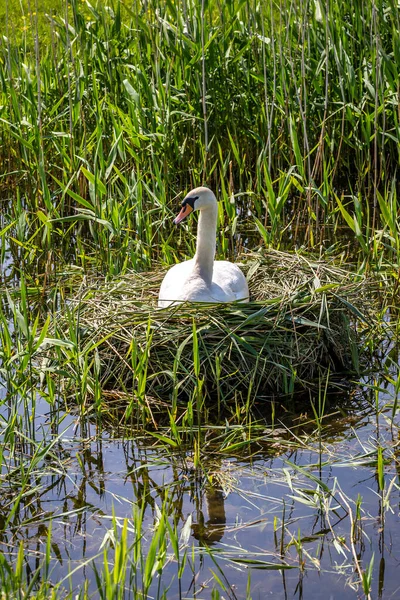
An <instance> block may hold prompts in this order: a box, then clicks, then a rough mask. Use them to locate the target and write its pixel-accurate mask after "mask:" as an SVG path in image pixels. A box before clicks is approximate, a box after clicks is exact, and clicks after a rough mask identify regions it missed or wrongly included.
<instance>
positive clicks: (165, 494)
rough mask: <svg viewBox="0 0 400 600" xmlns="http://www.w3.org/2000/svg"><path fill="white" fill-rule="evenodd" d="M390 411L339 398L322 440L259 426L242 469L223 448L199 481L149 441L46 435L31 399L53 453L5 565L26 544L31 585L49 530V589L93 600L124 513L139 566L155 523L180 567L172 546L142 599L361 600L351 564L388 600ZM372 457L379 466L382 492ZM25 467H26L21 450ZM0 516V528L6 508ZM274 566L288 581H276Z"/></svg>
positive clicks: (294, 424) (394, 585)
mask: <svg viewBox="0 0 400 600" xmlns="http://www.w3.org/2000/svg"><path fill="white" fill-rule="evenodd" d="M371 398H372V399H371ZM391 402H393V390H392V389H391V388H388V389H386V391H385V392H383V391H382V392H381V394H380V396H379V402H378V404H375V395H374V394H373V395H372V396H371V394H370V392H369V391H368V390H367V388H364V390H363V393H358V394H356V396H355V397H354V398H353V399H352V401H351V403H350V404H349V401H348V398H346V400H345V402H344V405H345V407H344V408H343V409H341V410H337V409H335V408H332V415H331V416H330V417H327V418H326V419H325V420H324V422H323V426H322V428H321V429H320V430H319V431H318V428H317V427H316V424H315V422H312V421H311V419H310V415H306V414H304V413H303V414H301V415H295V414H292V415H290V416H289V417H288V416H287V417H286V418H285V421H284V422H283V421H282V422H279V423H277V422H276V423H275V427H274V428H270V427H268V423H267V422H266V423H265V430H264V431H263V432H261V435H259V436H258V440H257V441H256V442H255V443H253V444H252V445H251V447H250V448H249V452H248V453H247V454H251V456H250V457H249V456H247V457H246V456H245V454H246V453H245V452H241V453H240V452H236V451H234V450H233V451H231V452H230V451H229V450H228V451H223V452H221V448H220V446H218V448H217V447H216V451H215V452H213V444H212V443H211V444H209V445H208V450H207V452H206V453H205V454H204V456H202V459H201V464H202V470H196V469H195V468H194V462H193V455H192V453H191V451H190V450H187V451H184V450H181V451H179V452H178V451H176V450H173V449H172V450H168V446H166V445H160V444H159V443H158V441H157V440H155V439H154V438H152V437H151V436H148V437H144V436H140V435H138V434H135V435H132V437H130V436H129V435H127V434H126V433H125V436H124V438H123V439H113V438H112V437H111V436H110V435H109V434H107V433H105V432H103V433H102V435H101V436H99V435H98V433H97V431H96V428H95V426H94V425H89V426H88V428H87V429H86V430H85V432H84V436H82V433H81V432H80V431H79V425H78V423H79V421H78V419H75V418H74V417H73V416H72V415H65V418H64V419H63V420H62V423H61V425H60V426H59V427H58V431H57V434H56V433H55V431H54V426H53V425H52V424H51V422H52V420H53V417H54V415H53V416H52V415H51V413H49V409H48V405H47V404H46V403H45V402H44V401H43V400H40V399H38V400H37V406H36V416H35V428H36V433H35V435H36V442H37V441H38V440H39V439H40V438H41V437H42V438H43V439H50V438H56V439H57V441H56V443H55V444H54V446H53V447H52V450H51V453H50V454H49V455H48V456H47V457H46V459H45V460H43V461H40V462H39V463H38V465H37V469H35V471H34V472H33V473H32V476H31V478H30V486H31V489H32V492H31V493H30V494H29V495H28V496H27V497H26V499H25V500H24V502H21V504H20V506H19V508H18V511H17V512H16V514H15V515H14V517H13V519H12V521H11V523H10V527H9V529H7V530H6V531H5V532H3V534H2V536H1V549H2V551H3V553H4V555H5V556H7V557H8V558H9V560H10V562H11V564H15V561H16V554H17V551H18V544H19V542H20V541H21V540H23V542H24V553H25V559H26V564H25V568H26V570H27V574H28V579H29V573H30V572H31V573H34V572H35V570H37V569H38V568H40V565H41V562H42V561H43V558H44V556H45V553H46V543H47V539H48V531H49V526H50V523H51V527H52V533H51V569H50V573H49V575H48V577H49V578H50V580H51V581H53V582H55V583H59V582H60V581H61V582H62V585H63V586H65V589H75V590H77V589H78V588H79V587H81V586H82V582H83V581H86V585H87V586H88V591H89V592H91V593H93V594H94V597H97V596H98V582H96V576H95V571H94V565H97V568H98V569H99V570H100V569H101V568H102V567H103V565H104V548H106V549H107V560H108V562H109V566H110V569H112V567H113V564H114V561H115V550H114V549H113V548H114V543H115V537H117V538H118V535H119V534H120V533H121V532H122V528H123V523H124V520H127V524H128V547H129V544H130V543H132V542H133V540H134V537H135V533H134V532H135V524H136V522H135V519H134V513H135V511H136V515H137V513H138V511H139V512H140V511H141V515H142V535H143V538H142V545H141V551H142V553H143V561H144V562H143V565H144V564H145V561H146V556H147V553H148V551H149V547H150V545H151V540H152V539H153V536H154V535H155V532H156V530H157V523H158V521H159V519H160V514H161V511H165V512H166V513H167V514H168V519H169V520H170V522H171V523H175V525H176V528H177V531H178V534H179V535H180V536H181V546H182V552H183V548H185V550H186V552H187V554H186V560H187V563H186V566H185V568H184V570H183V574H182V577H181V579H180V580H179V579H178V565H177V561H176V560H175V559H174V556H173V550H172V548H171V546H169V547H168V548H167V559H166V560H165V564H164V567H163V570H162V573H161V574H160V575H158V574H156V575H155V577H154V580H153V583H152V585H151V586H150V591H149V597H161V595H160V589H161V591H162V590H164V589H168V593H167V597H168V598H194V597H196V598H204V599H206V598H211V597H217V596H213V595H212V594H213V591H212V590H213V589H218V588H219V587H220V585H219V583H218V580H221V582H222V586H223V589H224V591H222V592H221V594H222V597H225V598H246V590H247V589H248V586H250V587H249V589H250V590H251V596H250V595H249V596H248V597H251V598H253V599H254V598H265V597H273V598H282V599H286V598H299V599H300V598H304V599H307V600H310V599H314V598H315V599H317V598H321V589H323V596H324V598H325V599H328V598H329V599H337V598H341V599H342V600H344V599H352V598H357V597H363V595H362V592H361V588H360V587H357V585H356V582H357V579H358V574H357V573H356V571H355V561H354V558H355V557H354V555H353V551H354V553H355V554H356V556H357V559H358V560H359V561H360V564H361V565H362V567H363V569H366V568H367V567H368V565H369V564H370V563H371V559H372V557H373V571H372V597H373V598H385V599H389V598H398V597H399V596H400V583H399V579H398V575H397V573H398V571H397V569H398V563H399V561H400V528H399V524H400V523H399V521H400V512H399V506H400V494H399V486H398V484H399V475H400V462H399V459H400V453H399V439H400V438H399V428H398V421H396V419H394V420H392V418H391V413H390V408H389V405H390V403H391ZM336 404H337V400H336ZM3 408H4V405H3ZM3 416H6V413H4V412H3ZM60 416H62V415H60V414H58V418H57V421H60V420H61V419H60ZM4 423H5V421H3V424H4ZM226 432H227V433H228V432H229V426H227V428H226ZM218 435H219V436H220V435H221V431H220V430H218ZM378 443H379V445H380V446H381V447H383V448H384V458H385V461H386V465H385V486H384V491H383V492H382V491H379V485H378V475H377V465H376V456H377V446H378ZM25 453H26V460H28V458H29V444H27V446H26V447H25ZM240 454H243V456H241V455H240ZM3 476H4V473H3ZM315 478H316V479H315ZM317 480H318V481H319V483H320V485H319V486H318V483H317ZM321 485H323V486H326V488H325V487H324V488H323V489H322V488H321ZM324 490H325V491H324ZM358 498H359V500H360V515H359V518H358V519H357V516H356V513H357V510H356V502H357V499H358ZM2 504H3V509H2V511H1V512H2V519H3V520H4V519H5V518H6V517H7V514H6V510H7V509H6V504H7V503H4V500H3V502H2ZM352 521H356V523H355V525H354V527H355V529H354V531H353V535H352V534H351V531H352ZM17 524H18V526H17ZM352 540H353V547H352ZM132 561H133V558H132ZM143 565H142V566H139V571H140V570H142V569H143ZM280 565H281V566H284V567H286V568H284V569H280V570H277V569H276V567H277V566H280ZM271 566H274V567H275V569H272V568H271ZM289 567H291V568H289ZM135 577H136V579H134V576H133V575H132V572H131V571H130V572H128V574H127V575H126V590H125V596H124V597H127V598H130V597H132V598H134V597H139V595H140V594H138V595H135V592H134V590H133V588H134V586H135V585H137V577H139V579H140V578H141V575H140V574H139V575H138V574H136V575H135ZM157 594H159V595H157Z"/></svg>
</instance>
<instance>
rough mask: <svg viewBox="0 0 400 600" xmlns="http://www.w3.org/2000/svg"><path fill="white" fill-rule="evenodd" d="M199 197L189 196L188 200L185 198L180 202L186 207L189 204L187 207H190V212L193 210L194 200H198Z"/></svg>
mask: <svg viewBox="0 0 400 600" xmlns="http://www.w3.org/2000/svg"><path fill="white" fill-rule="evenodd" d="M198 199H199V197H198V196H190V197H188V198H185V199H184V200H183V201H182V206H186V205H187V204H189V206H190V207H191V209H192V210H194V203H195V202H196V200H198Z"/></svg>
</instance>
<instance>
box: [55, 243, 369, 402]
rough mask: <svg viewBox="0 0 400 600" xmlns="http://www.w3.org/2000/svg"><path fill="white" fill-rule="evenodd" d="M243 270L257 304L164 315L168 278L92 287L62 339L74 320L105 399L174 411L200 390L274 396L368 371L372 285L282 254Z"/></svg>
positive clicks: (75, 305)
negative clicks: (149, 402) (161, 300)
mask: <svg viewBox="0 0 400 600" xmlns="http://www.w3.org/2000/svg"><path fill="white" fill-rule="evenodd" d="M242 268H243V270H244V272H245V273H246V276H247V278H248V283H249V289H250V294H251V302H249V303H236V304H218V305H216V304H213V305H209V304H193V303H192V304H191V305H188V304H186V303H184V304H179V305H176V306H172V307H169V308H167V309H165V308H164V309H159V308H158V307H157V296H158V290H159V287H160V283H161V280H162V278H163V276H164V273H163V272H152V273H144V274H143V273H142V274H137V273H135V274H130V275H127V276H124V277H122V278H121V279H118V280H117V281H115V280H114V281H111V282H105V281H104V280H99V279H92V280H91V281H89V282H86V284H85V285H84V286H81V288H80V289H79V291H78V292H77V293H76V295H75V296H74V297H73V298H72V299H71V301H70V302H69V303H68V305H67V307H66V311H64V313H63V315H62V316H60V318H59V320H58V323H57V329H58V335H61V336H63V337H64V339H65V338H66V337H68V330H70V329H71V322H73V324H74V325H73V326H74V328H75V329H76V331H77V332H78V338H79V345H80V347H81V348H84V349H85V355H86V356H88V357H89V359H88V361H87V364H88V365H89V368H90V369H91V370H92V372H93V373H94V372H96V377H97V378H98V379H99V380H100V384H101V389H102V391H103V393H104V397H105V398H107V397H112V396H113V395H114V396H117V395H118V394H125V393H127V392H128V393H129V394H130V395H132V394H133V395H135V396H137V397H139V398H140V397H141V396H144V395H146V396H147V395H148V396H149V397H152V398H156V399H158V400H159V401H162V402H166V403H167V404H168V402H169V401H170V400H171V398H172V397H174V398H175V399H177V398H182V397H184V398H186V399H187V397H188V396H189V397H190V396H192V395H193V393H194V391H195V390H198V389H199V386H200V387H201V390H202V396H203V397H205V398H208V399H209V400H210V399H213V398H215V397H218V400H219V401H221V400H222V401H226V402H228V401H231V400H235V401H238V399H239V400H242V401H249V400H253V399H255V398H257V399H262V398H271V397H274V396H276V395H278V394H288V393H293V392H294V391H295V390H299V389H305V388H308V387H309V386H311V385H313V384H315V383H316V382H317V381H319V380H320V378H321V377H326V375H327V373H328V372H329V373H337V374H338V373H340V374H342V373H353V374H354V373H355V372H357V371H359V369H360V368H361V367H362V365H364V364H365V363H366V361H367V360H368V357H367V354H366V351H365V346H364V336H363V332H365V331H366V330H371V328H372V327H373V322H372V320H371V316H370V315H369V314H368V311H367V310H366V307H368V306H370V308H372V307H371V301H370V300H369V298H370V297H371V296H370V294H371V285H372V284H371V283H370V282H369V281H368V280H367V279H365V278H362V277H359V276H356V275H355V274H354V273H351V272H350V271H348V270H345V269H343V268H338V267H337V266H334V264H333V263H332V264H329V263H327V262H323V261H319V260H312V259H310V258H307V257H304V256H301V255H298V254H289V253H283V252H278V251H266V252H263V253H262V254H261V253H260V254H259V253H257V254H250V255H248V256H247V257H246V261H245V263H244V264H243V265H242ZM370 312H371V314H372V310H371V311H370ZM66 313H68V314H66ZM89 388H90V386H89Z"/></svg>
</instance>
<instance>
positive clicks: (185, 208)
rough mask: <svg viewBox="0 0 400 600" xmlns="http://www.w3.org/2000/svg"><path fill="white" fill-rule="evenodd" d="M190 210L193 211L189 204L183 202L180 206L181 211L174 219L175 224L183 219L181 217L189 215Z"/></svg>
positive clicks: (184, 217)
mask: <svg viewBox="0 0 400 600" xmlns="http://www.w3.org/2000/svg"><path fill="white" fill-rule="evenodd" d="M192 211H193V208H192V207H191V206H190V204H185V206H182V208H181V212H180V213H179V215H178V216H177V217H176V218H175V219H174V223H175V225H178V223H180V222H181V221H183V219H186V217H187V216H189V215H190V213H191V212H192Z"/></svg>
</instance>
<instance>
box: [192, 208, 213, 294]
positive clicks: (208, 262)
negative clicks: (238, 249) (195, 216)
mask: <svg viewBox="0 0 400 600" xmlns="http://www.w3.org/2000/svg"><path fill="white" fill-rule="evenodd" d="M217 216H218V207H217V206H212V207H209V208H206V209H203V210H201V211H200V215H199V222H198V225H197V245H196V254H195V255H194V262H195V268H196V270H198V272H199V275H200V276H201V277H202V278H203V279H204V281H205V282H206V284H207V285H210V284H211V281H212V276H213V266H214V258H215V249H216V232H217Z"/></svg>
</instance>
